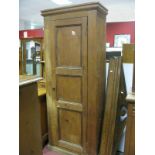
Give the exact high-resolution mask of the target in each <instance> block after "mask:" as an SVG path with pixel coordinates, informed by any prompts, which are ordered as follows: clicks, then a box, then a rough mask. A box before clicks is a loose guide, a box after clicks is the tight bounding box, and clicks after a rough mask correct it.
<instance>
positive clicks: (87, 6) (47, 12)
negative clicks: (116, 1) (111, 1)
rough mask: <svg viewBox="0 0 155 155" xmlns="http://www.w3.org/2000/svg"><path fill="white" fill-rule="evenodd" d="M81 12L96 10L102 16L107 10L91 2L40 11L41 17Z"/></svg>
mask: <svg viewBox="0 0 155 155" xmlns="http://www.w3.org/2000/svg"><path fill="white" fill-rule="evenodd" d="M82 10H85V11H86V10H87V11H88V10H98V11H99V12H101V13H103V14H105V15H106V14H107V13H108V10H107V9H106V8H105V7H104V6H103V5H101V4H100V3H99V2H93V3H84V4H79V5H71V6H65V7H59V8H54V9H46V10H42V11H41V15H42V16H48V15H54V14H63V13H66V12H74V11H82Z"/></svg>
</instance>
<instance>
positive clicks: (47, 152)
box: [43, 146, 123, 155]
mask: <svg viewBox="0 0 155 155" xmlns="http://www.w3.org/2000/svg"><path fill="white" fill-rule="evenodd" d="M43 155H62V154H59V153H57V152H54V151H51V150H49V149H48V148H47V146H45V147H44V149H43ZM116 155H123V153H121V152H117V154H116Z"/></svg>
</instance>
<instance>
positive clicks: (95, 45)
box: [42, 3, 107, 155]
mask: <svg viewBox="0 0 155 155" xmlns="http://www.w3.org/2000/svg"><path fill="white" fill-rule="evenodd" d="M42 15H43V16H44V35H45V36H44V38H45V52H46V55H45V61H46V66H45V67H46V90H47V94H46V96H47V109H48V127H49V129H48V131H49V133H48V134H49V147H50V148H51V149H53V150H56V151H58V152H62V153H64V154H83V155H85V154H89V155H96V154H97V152H98V146H99V137H100V125H101V118H102V116H101V114H103V111H104V103H105V61H106V60H105V35H106V34H105V33H106V15H107V9H106V8H105V7H103V6H102V5H101V4H100V3H87V4H82V5H75V6H69V7H63V8H58V9H48V10H43V11H42Z"/></svg>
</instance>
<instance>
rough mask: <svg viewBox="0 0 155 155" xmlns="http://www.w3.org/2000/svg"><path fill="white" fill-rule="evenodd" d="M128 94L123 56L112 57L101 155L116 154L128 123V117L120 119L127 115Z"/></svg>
mask: <svg viewBox="0 0 155 155" xmlns="http://www.w3.org/2000/svg"><path fill="white" fill-rule="evenodd" d="M126 94H127V92H126V86H125V78H124V72H123V66H122V60H121V57H119V58H115V59H111V60H110V64H109V71H108V79H107V94H106V105H105V112H104V118H103V126H102V138H101V145H100V153H99V155H115V154H116V151H117V148H118V145H119V142H120V139H121V136H122V133H123V130H124V127H125V123H126V117H125V119H124V120H122V121H121V120H120V118H121V116H126V113H127V103H126V100H125V97H126Z"/></svg>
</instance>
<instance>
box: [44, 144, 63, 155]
mask: <svg viewBox="0 0 155 155" xmlns="http://www.w3.org/2000/svg"><path fill="white" fill-rule="evenodd" d="M43 155H62V154H59V153H56V152H54V151H51V150H49V149H48V148H47V146H45V147H44V149H43Z"/></svg>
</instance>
